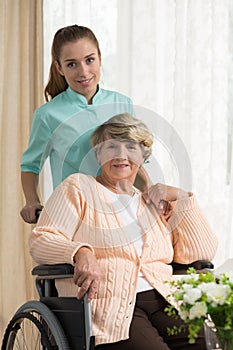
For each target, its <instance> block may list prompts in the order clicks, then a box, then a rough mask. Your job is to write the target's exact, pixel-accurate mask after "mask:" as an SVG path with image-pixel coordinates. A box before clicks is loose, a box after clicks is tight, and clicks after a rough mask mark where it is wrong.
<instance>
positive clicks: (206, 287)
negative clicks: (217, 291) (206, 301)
mask: <svg viewBox="0 0 233 350" xmlns="http://www.w3.org/2000/svg"><path fill="white" fill-rule="evenodd" d="M198 287H199V288H200V289H201V291H202V292H203V293H208V291H209V290H213V288H215V287H216V283H214V282H209V283H206V282H202V283H201V284H199V286H198Z"/></svg>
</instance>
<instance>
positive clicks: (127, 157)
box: [97, 139, 144, 184]
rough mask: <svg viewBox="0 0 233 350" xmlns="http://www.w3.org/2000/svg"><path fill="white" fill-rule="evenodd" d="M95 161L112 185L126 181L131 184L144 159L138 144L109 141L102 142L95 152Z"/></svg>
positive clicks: (126, 141)
mask: <svg viewBox="0 0 233 350" xmlns="http://www.w3.org/2000/svg"><path fill="white" fill-rule="evenodd" d="M97 160H98V162H99V163H100V165H101V170H102V174H103V175H105V177H107V178H108V179H109V181H110V182H112V183H113V184H114V183H117V182H118V181H120V180H123V179H127V180H128V181H129V182H130V183H131V184H133V183H134V180H135V177H136V175H137V172H138V170H139V168H140V166H141V165H142V164H143V162H144V157H143V153H142V149H141V147H140V145H139V143H138V142H134V141H131V140H125V141H119V140H116V139H111V140H106V141H104V142H103V145H102V146H101V148H100V149H99V151H98V152H97Z"/></svg>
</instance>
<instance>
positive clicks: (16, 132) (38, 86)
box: [0, 0, 43, 339]
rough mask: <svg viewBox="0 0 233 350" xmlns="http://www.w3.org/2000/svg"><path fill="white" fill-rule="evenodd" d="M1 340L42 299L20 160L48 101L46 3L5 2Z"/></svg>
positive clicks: (1, 28) (0, 5)
mask: <svg viewBox="0 0 233 350" xmlns="http://www.w3.org/2000/svg"><path fill="white" fill-rule="evenodd" d="M0 33H1V39H0V57H1V64H0V76H1V79H0V99H1V103H0V110H1V113H0V135H1V148H0V164H1V173H0V191H1V192H0V193H1V196H0V203H1V207H0V327H1V328H0V333H1V334H0V337H1V339H2V332H3V331H4V329H5V327H6V324H7V323H8V321H9V319H10V318H11V316H12V315H13V313H14V312H15V311H16V309H17V308H18V307H19V306H20V305H21V304H22V303H24V302H25V301H27V300H29V299H32V298H36V297H37V296H36V293H35V287H34V281H33V278H32V277H31V269H32V260H31V258H30V256H29V253H28V245H27V242H28V236H29V233H30V230H31V226H30V225H28V224H25V223H24V222H23V221H22V219H21V218H20V215H19V211H20V209H21V208H22V206H23V204H24V198H23V194H22V190H21V183H20V161H21V155H22V152H23V150H24V149H25V148H26V145H27V142H28V137H29V131H30V126H31V118H32V113H33V110H34V109H35V108H36V107H37V106H38V105H40V104H41V103H42V101H43V98H42V95H43V82H42V80H43V74H42V65H43V52H42V44H43V43H42V37H43V36H42V0H1V1H0Z"/></svg>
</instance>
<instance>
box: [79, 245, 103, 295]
mask: <svg viewBox="0 0 233 350" xmlns="http://www.w3.org/2000/svg"><path fill="white" fill-rule="evenodd" d="M74 261H75V267H74V283H75V284H77V286H79V287H80V289H79V291H78V294H77V298H78V299H81V298H82V297H83V296H84V295H85V293H87V292H88V296H87V301H88V302H89V301H91V300H92V299H93V298H94V297H95V294H96V293H97V292H98V289H99V283H100V279H101V276H102V274H101V271H100V267H99V264H98V262H97V259H96V257H95V256H94V254H93V253H92V251H91V249H89V248H87V247H82V248H80V249H79V250H78V252H77V253H76V255H75V257H74Z"/></svg>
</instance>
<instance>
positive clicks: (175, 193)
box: [143, 183, 189, 215]
mask: <svg viewBox="0 0 233 350" xmlns="http://www.w3.org/2000/svg"><path fill="white" fill-rule="evenodd" d="M188 196H189V194H188V192H185V191H183V190H181V189H180V188H177V187H172V186H168V185H164V184H161V183H158V184H156V185H153V186H151V187H150V188H149V189H148V191H147V192H145V193H144V194H143V198H144V200H145V201H146V202H147V203H148V204H150V203H153V204H154V205H155V207H156V208H157V209H158V211H159V213H160V214H162V215H168V213H169V212H170V210H171V209H172V206H171V202H173V201H176V200H177V199H182V198H185V197H188Z"/></svg>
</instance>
